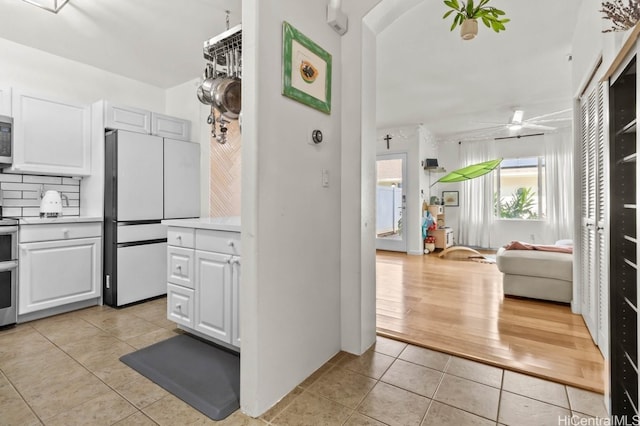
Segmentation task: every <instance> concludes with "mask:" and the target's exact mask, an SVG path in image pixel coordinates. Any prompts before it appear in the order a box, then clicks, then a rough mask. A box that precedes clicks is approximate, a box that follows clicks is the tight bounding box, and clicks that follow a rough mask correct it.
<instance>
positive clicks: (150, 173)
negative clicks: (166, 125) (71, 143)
mask: <svg viewBox="0 0 640 426" xmlns="http://www.w3.org/2000/svg"><path fill="white" fill-rule="evenodd" d="M104 206H105V211H104V220H105V223H104V232H105V237H104V271H105V272H104V274H105V275H104V281H103V295H104V303H105V304H107V305H110V306H123V305H127V304H130V303H134V302H138V301H141V300H145V299H149V298H152V297H156V296H160V295H163V294H165V293H166V291H167V285H166V262H167V254H166V244H167V233H166V227H165V226H164V225H162V224H161V223H160V221H161V220H162V219H178V218H188V217H198V216H199V213H200V146H199V145H198V144H195V143H191V142H185V141H178V140H172V139H166V138H162V137H159V136H153V135H146V134H142V133H133V132H127V131H124V130H113V131H107V133H106V134H105V203H104Z"/></svg>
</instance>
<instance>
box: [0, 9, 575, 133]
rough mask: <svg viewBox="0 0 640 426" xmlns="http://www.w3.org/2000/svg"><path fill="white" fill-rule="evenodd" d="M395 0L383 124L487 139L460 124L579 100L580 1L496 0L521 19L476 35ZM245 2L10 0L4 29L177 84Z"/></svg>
mask: <svg viewBox="0 0 640 426" xmlns="http://www.w3.org/2000/svg"><path fill="white" fill-rule="evenodd" d="M316 1H318V0H316ZM320 1H324V0H320ZM327 1H328V0H327ZM394 2H397V3H402V2H405V3H404V5H405V9H406V8H407V7H410V6H407V4H416V6H415V7H413V8H411V9H410V10H408V11H407V12H406V13H404V14H401V15H400V16H399V17H397V19H395V18H396V16H394V15H393V14H389V13H387V12H386V11H383V12H382V13H383V14H385V16H386V22H385V28H384V29H383V30H382V31H381V32H380V33H379V35H378V52H377V61H378V65H377V72H378V74H377V76H378V78H377V81H378V83H377V84H378V88H377V90H378V108H377V114H378V117H377V121H378V123H377V124H378V127H379V128H385V127H397V126H402V125H415V124H418V123H424V124H425V125H426V126H427V127H428V128H429V129H430V130H431V131H433V132H434V133H435V134H436V135H437V136H439V137H440V139H441V140H443V139H444V140H446V139H452V140H453V139H459V138H461V137H465V138H474V137H475V138H477V137H479V136H483V135H484V133H486V132H484V133H483V132H471V133H460V132H465V131H468V130H470V129H482V128H486V127H488V126H491V125H487V124H484V122H493V123H506V122H507V121H508V120H509V118H510V116H511V114H512V111H513V109H516V108H519V109H523V110H524V111H525V119H527V118H530V117H533V116H538V115H542V114H548V113H552V112H555V111H558V110H564V109H568V108H570V107H571V95H572V94H571V89H570V87H571V81H570V75H571V73H570V70H571V63H570V62H569V55H570V53H571V47H570V42H571V36H572V33H573V28H574V27H575V21H576V19H577V18H576V17H577V15H578V13H577V10H578V9H579V5H580V3H581V0H562V1H558V0H536V1H517V2H513V1H509V0H492V3H493V4H495V6H496V7H498V8H501V9H503V10H505V11H506V12H507V16H508V17H509V18H511V22H510V23H508V24H507V30H506V31H505V32H503V33H500V34H496V33H494V32H492V31H490V30H489V29H488V28H486V27H484V26H482V25H481V26H480V34H479V35H478V37H477V38H476V39H474V40H472V41H462V40H461V39H460V37H459V35H458V30H457V29H456V30H455V31H454V32H450V31H449V25H450V24H449V22H450V21H449V20H447V21H444V20H442V18H441V17H442V15H443V13H444V12H445V11H446V9H445V6H444V5H443V4H442V2H441V1H440V0H437V1H434V0H410V1H408V0H383V2H382V5H383V6H382V8H381V9H379V10H384V7H385V5H391V4H392V3H394ZM241 3H242V1H241V0H181V1H175V0H70V1H69V3H68V4H67V5H66V6H64V7H63V9H62V10H61V11H60V12H59V13H58V14H57V15H56V14H53V13H51V12H47V11H45V10H41V9H38V8H36V7H34V6H32V5H29V4H27V3H25V2H23V1H19V0H0V37H2V38H5V39H8V40H11V41H14V42H17V43H20V44H23V45H27V46H31V47H35V48H38V49H41V50H43V51H47V52H50V53H52V54H55V55H58V56H62V57H65V58H69V59H72V60H76V61H79V62H82V63H86V64H89V65H92V66H95V67H98V68H101V69H104V70H107V71H111V72H113V73H116V74H120V75H123V76H126V77H129V78H132V79H135V80H139V81H144V82H147V83H149V84H151V85H154V86H157V87H161V88H169V87H173V86H176V85H178V84H181V83H184V82H185V81H188V80H190V79H193V78H194V77H195V76H198V75H201V73H202V68H203V57H202V43H203V41H204V40H207V39H209V38H211V37H213V36H214V35H217V34H219V33H221V32H223V31H224V30H225V29H226V23H225V10H230V11H231V19H230V25H231V26H234V25H236V24H238V23H240V21H241ZM564 116H566V117H570V115H569V114H565V115H564ZM552 118H556V117H552ZM553 124H554V125H556V123H555V122H554V123H553ZM557 124H563V122H558V123H557ZM564 124H569V121H566V122H564ZM502 130H504V128H503V129H502ZM490 134H492V135H493V134H494V133H493V130H492V131H491V132H490Z"/></svg>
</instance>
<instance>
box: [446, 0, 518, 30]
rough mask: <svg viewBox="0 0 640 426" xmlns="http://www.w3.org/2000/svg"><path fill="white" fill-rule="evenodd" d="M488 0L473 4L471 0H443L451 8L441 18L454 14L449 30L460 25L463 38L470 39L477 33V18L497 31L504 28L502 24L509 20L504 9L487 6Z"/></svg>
mask: <svg viewBox="0 0 640 426" xmlns="http://www.w3.org/2000/svg"><path fill="white" fill-rule="evenodd" d="M490 1H491V0H480V2H479V3H477V4H475V3H474V1H473V0H468V1H467V3H465V2H464V1H462V0H460V1H458V0H444V4H445V5H447V6H448V7H450V8H451V10H450V11H448V12H447V13H445V14H444V16H443V17H442V19H447V18H448V17H449V16H450V15H451V14H455V16H454V18H453V24H452V25H451V31H453V29H454V28H455V27H456V26H458V25H460V36H461V37H462V38H463V39H464V40H471V39H472V38H474V37H475V36H476V35H477V34H478V19H480V20H481V21H482V23H483V24H484V25H486V26H487V28H491V29H493V30H494V31H495V32H497V33H499V32H500V31H504V30H505V26H504V24H506V23H507V22H509V19H507V18H505V17H504V15H505V13H504V11H502V10H500V9H496V8H495V7H493V6H488V5H487V4H488V3H489V2H490Z"/></svg>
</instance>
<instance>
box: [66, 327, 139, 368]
mask: <svg viewBox="0 0 640 426" xmlns="http://www.w3.org/2000/svg"><path fill="white" fill-rule="evenodd" d="M62 349H63V350H64V351H65V352H67V353H68V354H69V355H70V356H72V357H73V358H74V359H75V360H77V361H78V362H80V363H81V364H82V365H84V366H85V367H87V368H88V369H89V370H91V371H94V370H98V369H100V368H101V367H102V366H103V365H104V364H106V363H108V362H111V361H113V360H117V359H119V358H120V357H121V356H122V355H126V354H128V353H131V352H134V351H135V350H136V348H134V347H133V346H131V345H129V344H127V343H124V342H123V341H121V340H120V339H118V338H116V337H113V336H111V335H110V334H106V333H105V334H104V335H99V336H93V337H90V338H88V339H87V340H86V341H85V342H74V343H71V344H69V345H65V346H63V347H62Z"/></svg>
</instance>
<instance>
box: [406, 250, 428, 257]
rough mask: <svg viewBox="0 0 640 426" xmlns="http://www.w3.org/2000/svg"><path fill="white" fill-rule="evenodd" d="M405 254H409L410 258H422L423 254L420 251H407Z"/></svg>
mask: <svg viewBox="0 0 640 426" xmlns="http://www.w3.org/2000/svg"><path fill="white" fill-rule="evenodd" d="M407 254H410V255H412V256H422V255H423V254H424V253H423V252H421V251H415V250H409V251H408V252H407Z"/></svg>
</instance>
